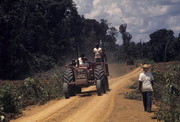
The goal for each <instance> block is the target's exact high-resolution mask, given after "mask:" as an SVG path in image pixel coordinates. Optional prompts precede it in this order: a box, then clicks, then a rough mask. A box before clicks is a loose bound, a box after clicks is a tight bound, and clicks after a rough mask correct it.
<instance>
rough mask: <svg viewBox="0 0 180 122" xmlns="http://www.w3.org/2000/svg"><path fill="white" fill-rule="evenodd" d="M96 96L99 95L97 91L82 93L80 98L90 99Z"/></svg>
mask: <svg viewBox="0 0 180 122" xmlns="http://www.w3.org/2000/svg"><path fill="white" fill-rule="evenodd" d="M110 91H111V89H109V90H108V92H110ZM108 92H106V93H105V94H108ZM94 95H97V90H93V91H86V92H81V93H80V94H79V95H78V96H79V97H90V96H94Z"/></svg>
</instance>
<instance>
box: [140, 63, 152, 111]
mask: <svg viewBox="0 0 180 122" xmlns="http://www.w3.org/2000/svg"><path fill="white" fill-rule="evenodd" d="M142 68H143V71H144V72H143V73H141V74H140V75H139V79H138V80H139V90H140V92H141V93H142V97H143V104H144V111H147V112H151V107H152V99H151V95H152V91H153V86H152V85H153V84H152V83H153V80H154V78H153V76H152V74H151V72H150V65H148V64H144V65H143V66H142Z"/></svg>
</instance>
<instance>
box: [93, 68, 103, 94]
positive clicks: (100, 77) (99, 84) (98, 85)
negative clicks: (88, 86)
mask: <svg viewBox="0 0 180 122" xmlns="http://www.w3.org/2000/svg"><path fill="white" fill-rule="evenodd" d="M94 72H95V78H96V80H97V81H96V88H97V94H98V96H100V95H102V92H104V93H105V89H104V70H103V67H102V66H101V65H97V66H96V68H95V71H94Z"/></svg>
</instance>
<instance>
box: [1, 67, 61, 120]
mask: <svg viewBox="0 0 180 122" xmlns="http://www.w3.org/2000/svg"><path fill="white" fill-rule="evenodd" d="M62 75H63V72H62V69H61V68H55V69H53V70H51V71H49V72H46V73H40V74H38V75H36V76H34V77H32V78H30V77H29V78H26V79H25V80H24V81H21V82H13V81H12V82H6V83H3V85H1V86H0V116H3V117H5V120H4V121H9V120H10V119H13V118H17V117H19V116H20V115H21V110H22V109H24V108H25V107H27V106H29V105H37V104H39V105H41V104H45V103H46V102H47V101H50V100H53V99H58V98H61V97H62V96H63V94H62V83H63V78H62Z"/></svg>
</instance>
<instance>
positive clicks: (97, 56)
mask: <svg viewBox="0 0 180 122" xmlns="http://www.w3.org/2000/svg"><path fill="white" fill-rule="evenodd" d="M93 53H94V59H95V62H96V63H97V62H101V61H102V57H101V56H102V48H101V47H100V46H99V43H96V44H95V48H94V49H93Z"/></svg>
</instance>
